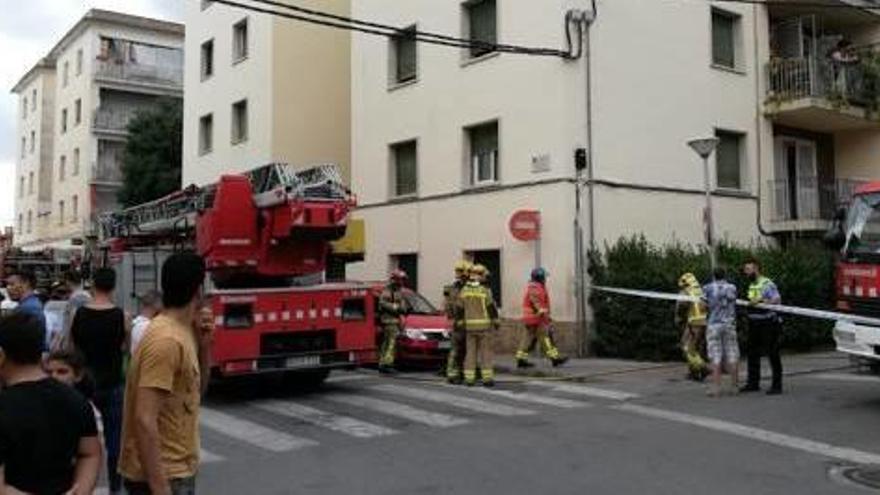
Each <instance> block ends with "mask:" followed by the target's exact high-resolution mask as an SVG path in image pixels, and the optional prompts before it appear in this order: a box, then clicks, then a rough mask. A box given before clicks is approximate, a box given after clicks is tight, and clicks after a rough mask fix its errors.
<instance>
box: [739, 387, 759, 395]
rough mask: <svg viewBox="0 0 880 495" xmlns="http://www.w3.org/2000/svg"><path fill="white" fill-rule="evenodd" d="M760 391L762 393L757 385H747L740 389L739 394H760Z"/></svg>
mask: <svg viewBox="0 0 880 495" xmlns="http://www.w3.org/2000/svg"><path fill="white" fill-rule="evenodd" d="M760 391H761V387H758V386H757V385H746V386H744V387H740V389H739V393H741V394H747V393H749V392H760Z"/></svg>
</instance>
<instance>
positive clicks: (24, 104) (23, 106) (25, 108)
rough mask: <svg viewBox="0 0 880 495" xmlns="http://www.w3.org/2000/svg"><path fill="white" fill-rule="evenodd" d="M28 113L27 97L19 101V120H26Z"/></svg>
mask: <svg viewBox="0 0 880 495" xmlns="http://www.w3.org/2000/svg"><path fill="white" fill-rule="evenodd" d="M27 113H28V99H27V96H25V97H24V98H22V99H21V118H22V119H26V118H27Z"/></svg>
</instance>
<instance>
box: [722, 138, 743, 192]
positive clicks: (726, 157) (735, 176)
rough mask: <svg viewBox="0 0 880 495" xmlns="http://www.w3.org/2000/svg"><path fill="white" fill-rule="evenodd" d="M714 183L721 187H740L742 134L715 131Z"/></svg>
mask: <svg viewBox="0 0 880 495" xmlns="http://www.w3.org/2000/svg"><path fill="white" fill-rule="evenodd" d="M715 137H717V138H718V148H716V150H715V172H716V175H715V185H716V187H719V188H722V189H742V168H743V167H742V146H743V140H744V135H743V134H740V133H737V132H728V131H716V132H715Z"/></svg>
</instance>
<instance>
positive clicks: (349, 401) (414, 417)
mask: <svg viewBox="0 0 880 495" xmlns="http://www.w3.org/2000/svg"><path fill="white" fill-rule="evenodd" d="M326 399H327V400H330V401H333V402H338V403H340V404H346V405H349V406H354V407H360V408H362V409H369V410H371V411H376V412H379V413H382V414H387V415H389V416H395V417H398V418H403V419H407V420H409V421H412V422H413V423H420V424H423V425H428V426H434V427H438V428H449V427H452V426H461V425H464V424H467V423H470V421H468V420H466V419H464V418H459V417H457V416H451V415H449V414H442V413H437V412H432V411H425V410H424V409H418V408H415V407H412V406H408V405H406V404H400V403H398V402H392V401H390V400H382V399H375V398H372V397H364V396H363V395H354V394H333V395H329V396H327V397H326Z"/></svg>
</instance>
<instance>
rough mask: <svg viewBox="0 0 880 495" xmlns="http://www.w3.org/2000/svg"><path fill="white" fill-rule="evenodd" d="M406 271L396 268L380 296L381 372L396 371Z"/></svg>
mask: <svg viewBox="0 0 880 495" xmlns="http://www.w3.org/2000/svg"><path fill="white" fill-rule="evenodd" d="M405 280H406V273H405V272H404V271H403V270H394V271H393V272H391V277H390V280H389V282H388V285H386V286H385V289H384V290H383V291H382V294H381V295H380V296H379V323H380V324H381V325H382V347H381V348H380V350H379V372H380V373H393V372H394V356H395V353H396V352H397V336H398V335H399V334H400V329H401V327H402V318H403V316H404V315H405V314H406V300H404V298H403V292H402V289H403V283H404V281H405Z"/></svg>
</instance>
